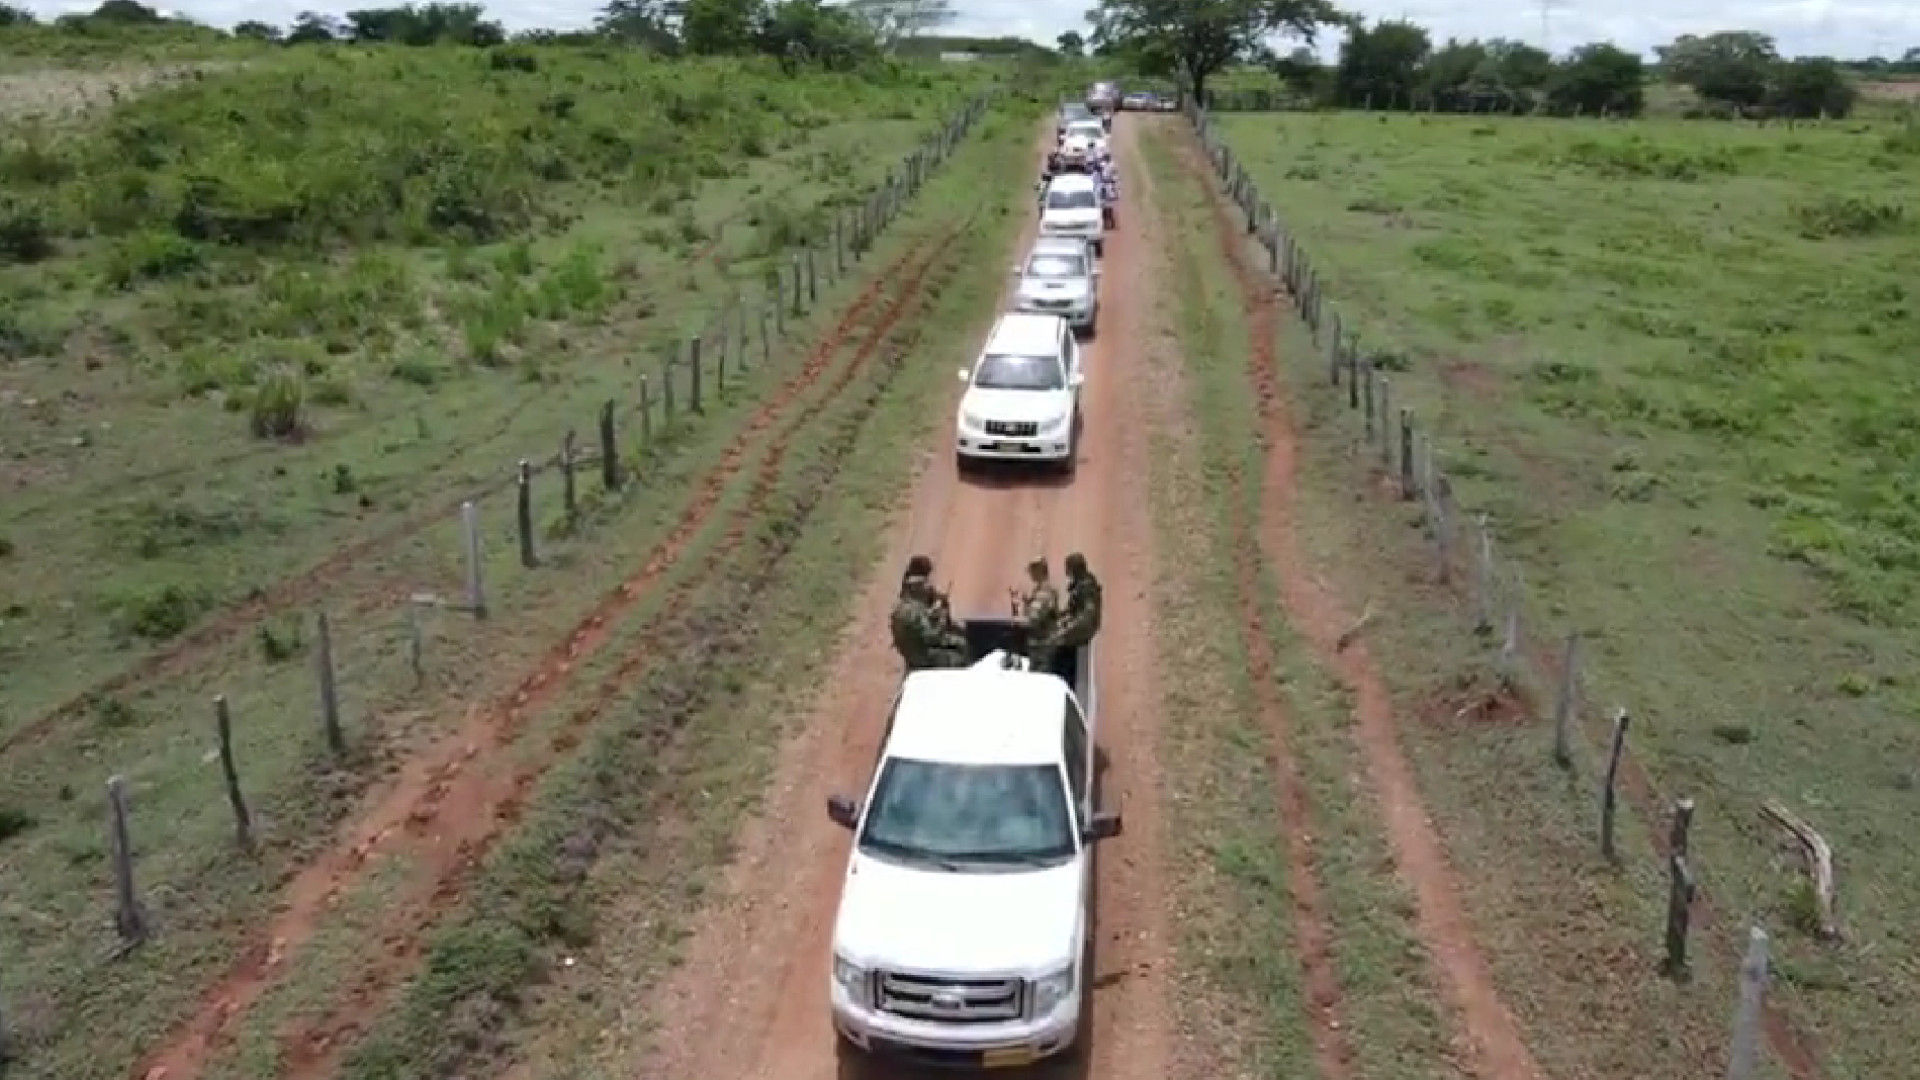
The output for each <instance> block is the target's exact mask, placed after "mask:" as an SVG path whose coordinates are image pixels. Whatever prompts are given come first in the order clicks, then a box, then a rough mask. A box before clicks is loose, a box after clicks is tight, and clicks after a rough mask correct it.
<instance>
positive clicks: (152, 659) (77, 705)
mask: <svg viewBox="0 0 1920 1080" xmlns="http://www.w3.org/2000/svg"><path fill="white" fill-rule="evenodd" d="M736 216H739V215H736ZM723 224H724V223H723ZM719 243H720V241H719V240H714V241H712V242H711V243H709V245H708V246H707V249H705V250H704V251H703V252H702V253H699V254H697V255H696V256H695V258H694V264H695V265H698V264H699V263H701V262H703V261H705V260H707V259H710V258H712V257H713V255H714V253H715V252H716V251H717V250H718V245H719ZM862 298H864V293H863V294H862V297H861V298H856V300H855V304H856V305H857V304H859V303H860V302H861V299H862ZM538 397H539V392H538V391H536V392H534V393H531V394H523V395H521V397H520V400H518V401H517V402H516V403H515V404H514V405H513V407H512V408H510V409H509V410H508V411H507V412H506V413H505V414H504V415H503V416H502V418H501V419H500V420H498V421H496V422H495V425H494V426H496V427H497V426H501V425H507V424H511V423H512V422H513V421H514V420H515V419H516V418H518V417H519V416H520V414H521V413H522V412H524V411H525V410H526V409H527V408H528V407H530V406H531V405H532V404H534V402H535V401H536V400H537V399H538ZM268 452H270V448H264V447H262V448H252V449H248V450H245V451H239V452H236V453H234V454H232V455H229V456H228V457H227V458H226V459H224V462H222V461H221V459H216V460H215V464H216V465H217V464H221V463H225V464H232V463H234V462H236V461H245V460H247V459H248V458H250V457H251V456H253V455H254V454H263V453H268ZM465 453H467V448H465V447H454V448H452V449H451V450H449V451H448V452H447V454H446V455H444V456H443V457H442V458H440V459H439V460H438V461H437V462H436V463H435V464H433V465H431V466H429V467H428V468H427V469H426V470H425V471H427V472H437V471H439V470H440V469H442V468H445V467H446V466H447V465H449V464H451V463H452V462H453V461H455V460H457V459H458V458H459V457H461V456H462V455H464V454H465ZM551 464H552V462H551V461H550V460H549V461H548V462H547V463H546V464H545V465H543V466H542V469H544V468H546V467H549V466H551ZM207 467H208V463H206V462H201V463H198V464H196V465H194V466H191V467H187V466H182V467H180V468H179V469H176V470H174V472H175V473H182V472H185V471H188V469H189V468H191V469H192V470H196V471H204V470H205V469H206V468H207ZM153 478H154V479H158V478H160V476H159V474H155V476H154V477H153ZM515 482H516V481H515V477H514V476H512V475H509V474H506V473H502V474H501V475H500V476H499V477H498V478H496V479H494V480H491V481H484V482H480V483H477V484H475V485H472V486H470V487H468V488H466V489H465V490H464V491H463V492H462V493H461V494H459V495H457V496H455V497H453V498H450V499H447V500H444V501H442V502H437V503H430V504H429V505H428V506H427V507H426V508H425V509H419V510H414V511H412V512H409V513H406V514H404V515H402V516H401V517H400V518H399V519H398V520H397V521H394V522H393V523H391V524H389V525H388V526H387V527H385V528H383V529H381V530H380V531H379V532H377V533H374V534H373V535H372V536H368V537H363V538H361V539H359V540H355V541H351V542H349V543H347V544H346V545H344V546H342V547H339V548H336V549H334V550H333V551H332V552H331V553H329V554H327V555H326V556H325V557H323V558H322V559H321V560H320V561H319V562H317V563H314V564H312V565H311V566H309V567H307V568H306V569H305V570H301V571H298V572H297V573H295V574H293V575H292V576H289V577H284V578H281V579H280V580H278V581H276V582H274V583H272V584H270V585H267V586H265V587H263V588H261V589H257V590H255V591H254V592H253V593H251V594H250V595H248V596H247V597H246V598H244V599H242V600H240V601H239V602H237V603H234V604H230V605H228V606H227V607H226V608H224V609H222V610H221V611H219V612H217V613H215V614H213V615H212V616H210V617H209V618H207V619H205V620H202V621H201V622H200V623H198V624H196V625H195V626H193V627H191V628H189V629H188V630H187V631H186V632H185V633H183V634H181V635H180V636H178V637H176V638H174V639H172V640H171V641H169V642H167V643H166V644H165V645H162V646H160V647H159V648H156V649H153V650H150V651H148V652H147V653H145V654H143V655H142V656H141V657H140V658H139V659H137V660H135V661H134V662H133V663H132V664H130V665H128V666H127V667H125V668H122V669H121V670H119V671H117V672H114V673H113V674H112V675H109V676H107V677H106V678H104V679H102V680H100V681H99V682H96V683H94V684H93V685H92V686H90V687H88V688H87V689H85V690H82V691H80V692H79V693H77V694H75V695H73V696H72V697H70V698H68V699H67V700H66V701H64V702H62V703H61V704H59V705H56V706H54V708H53V709H51V710H50V711H48V712H46V713H43V714H41V715H40V716H39V717H37V718H35V719H34V720H31V721H29V722H28V723H26V724H24V725H22V726H20V727H18V728H15V729H14V730H13V731H11V732H8V733H6V734H5V735H4V736H0V759H3V758H4V757H5V756H6V755H7V754H9V753H11V752H13V751H15V750H17V749H19V748H21V747H25V746H29V745H31V744H33V743H36V742H38V741H39V740H41V739H42V738H45V737H46V736H47V735H48V734H49V733H51V732H52V731H53V730H54V728H56V727H58V726H59V725H60V724H62V723H64V722H65V721H68V720H72V719H75V718H77V717H79V716H81V715H83V714H84V713H86V712H87V711H88V710H89V709H91V708H93V707H94V703H95V702H96V701H97V700H98V699H100V698H102V697H108V696H111V695H115V694H122V693H126V692H127V691H129V690H135V689H139V688H140V687H143V686H145V685H148V684H149V683H152V682H156V681H159V680H162V679H165V678H168V677H171V676H175V675H179V674H181V673H183V672H185V671H188V670H191V668H192V666H193V665H194V664H195V663H197V662H199V661H200V660H201V659H203V656H204V654H206V653H208V652H210V651H211V650H213V649H217V648H219V647H221V646H223V645H225V644H227V643H229V642H231V641H232V640H233V639H234V638H236V637H238V636H239V635H240V634H242V633H245V632H246V631H247V630H248V629H250V628H251V627H253V626H254V625H256V624H257V623H259V622H260V621H261V620H263V619H266V618H268V617H269V616H271V615H273V614H275V613H277V612H280V611H284V610H286V609H289V608H294V607H303V606H306V605H310V604H312V603H314V602H316V601H318V600H319V599H321V598H322V597H324V596H325V595H327V594H328V593H329V592H331V591H332V590H333V589H334V588H335V587H336V586H337V585H338V584H339V581H340V579H342V578H344V577H346V576H348V575H350V574H351V573H352V571H353V570H354V568H355V567H356V566H358V564H360V563H361V562H363V561H365V560H366V559H367V558H369V557H370V556H373V555H375V554H377V553H379V552H382V551H386V550H388V549H390V548H394V547H398V546H399V545H400V544H402V543H404V542H406V541H407V540H409V539H411V538H412V537H415V536H417V535H419V534H420V533H422V532H425V531H426V530H427V529H429V528H431V527H433V526H434V525H437V524H440V523H442V522H445V521H449V520H452V519H453V518H454V517H455V516H457V515H458V514H459V513H460V507H461V504H463V503H466V502H469V501H478V500H480V499H482V498H484V497H486V496H488V495H492V494H497V493H499V492H501V491H504V490H506V489H508V488H510V487H512V486H513V485H514V483H515ZM91 497H95V498H98V497H101V493H96V494H95V495H93V496H91ZM382 595H384V593H383V594H382ZM371 606H375V607H377V606H379V605H378V604H374V605H371ZM364 609H365V608H364V607H363V609H362V610H364Z"/></svg>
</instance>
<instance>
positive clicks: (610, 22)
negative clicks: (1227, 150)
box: [0, 0, 1053, 70]
mask: <svg viewBox="0 0 1920 1080" xmlns="http://www.w3.org/2000/svg"><path fill="white" fill-rule="evenodd" d="M953 18H954V9H953V3H952V0H845V2H841V3H831V2H828V0H608V3H607V4H606V6H605V7H603V8H602V9H600V12H599V16H598V18H597V19H596V20H595V22H594V24H593V26H592V27H591V28H589V29H584V30H574V31H562V30H529V31H522V32H519V33H512V34H510V33H508V31H507V30H506V28H505V27H504V26H503V25H502V24H501V23H500V22H499V21H498V20H496V19H492V18H489V17H488V15H487V12H486V9H485V8H484V7H483V6H482V5H480V4H474V3H426V4H403V5H401V6H398V7H382V8H362V9H358V10H352V11H347V12H345V13H344V14H338V15H336V14H332V13H328V12H321V11H311V10H310V11H304V12H301V13H300V14H299V15H298V16H297V17H296V18H295V19H294V20H293V22H292V23H291V24H290V25H287V26H284V27H282V26H276V25H274V24H272V23H268V22H263V21H260V20H248V21H245V22H242V23H240V24H238V25H237V26H235V27H234V28H233V30H232V31H231V32H230V33H229V32H226V31H221V30H218V29H215V28H212V27H207V26H201V25H199V24H196V23H194V22H192V21H190V20H186V19H180V18H176V17H170V16H166V15H162V14H161V13H160V12H159V11H157V10H155V9H154V8H151V7H148V6H147V5H145V4H142V3H140V2H139V0H105V2H103V3H102V4H101V5H100V6H99V7H97V8H95V9H94V10H93V11H91V12H86V13H76V14H69V15H63V16H61V17H60V18H59V19H56V20H55V21H54V22H53V24H52V26H53V29H55V30H57V31H65V32H69V33H73V34H77V35H99V34H109V33H115V32H124V31H126V30H129V29H133V30H150V31H155V32H172V33H175V34H177V35H179V36H183V37H202V38H215V37H232V38H237V39H243V40H252V41H258V42H263V43H273V44H280V45H287V46H301V45H317V44H326V43H334V42H339V43H350V44H392V45H409V46H428V45H456V46H472V47H479V48H486V47H491V46H495V45H501V44H505V43H507V42H509V41H514V42H525V43H529V44H554V45H567V44H573V45H589V44H600V45H606V44H615V45H627V46H637V47H642V48H646V49H649V50H651V51H654V52H657V53H659V54H662V55H667V56H681V55H693V56H713V55H746V54H762V55H769V56H773V57H775V58H777V59H779V60H780V62H781V63H782V64H784V65H788V66H798V65H801V64H807V65H819V66H824V67H827V68H829V69H832V70H849V69H852V68H854V67H857V66H859V65H860V64H862V63H865V62H867V61H869V60H872V59H875V58H877V57H879V56H882V55H885V54H893V55H926V54H929V53H932V54H938V53H939V52H945V51H966V52H974V53H979V54H982V55H992V56H1013V57H1020V58H1023V59H1032V58H1033V57H1034V56H1035V55H1036V54H1038V55H1042V56H1048V57H1051V56H1052V55H1053V53H1052V52H1051V50H1048V49H1046V48H1044V47H1043V46H1040V45H1036V44H1033V43H1031V42H1025V41H1021V40H1019V39H1010V38H990V39H979V38H952V37H938V36H936V35H935V34H934V31H937V30H940V29H942V28H944V27H945V26H947V25H948V24H949V23H951V22H952V21H953ZM34 25H37V20H36V19H35V17H34V15H33V13H32V12H30V11H27V10H26V9H24V8H19V7H15V6H12V5H9V4H6V3H4V2H0V29H4V28H8V27H30V26H34Z"/></svg>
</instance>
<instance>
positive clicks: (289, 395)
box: [248, 370, 307, 439]
mask: <svg viewBox="0 0 1920 1080" xmlns="http://www.w3.org/2000/svg"><path fill="white" fill-rule="evenodd" d="M306 404H307V395H306V385H305V384H304V383H302V382H301V381H300V377H299V376H298V375H296V374H294V373H293V372H291V371H285V370H282V371H276V372H274V373H273V374H271V375H269V376H267V377H266V378H265V379H262V380H261V381H260V385H259V386H257V387H255V388H254V391H253V400H252V403H251V407H250V409H249V414H248V415H249V419H250V425H251V428H252V431H253V434H254V437H255V438H260V439H291V438H294V437H296V436H298V435H300V434H301V433H303V432H304V431H305V430H306V417H305V414H306Z"/></svg>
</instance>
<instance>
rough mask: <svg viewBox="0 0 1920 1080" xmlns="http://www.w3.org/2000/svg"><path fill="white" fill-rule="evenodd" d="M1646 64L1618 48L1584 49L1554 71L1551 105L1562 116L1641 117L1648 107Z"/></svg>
mask: <svg viewBox="0 0 1920 1080" xmlns="http://www.w3.org/2000/svg"><path fill="white" fill-rule="evenodd" d="M1646 75H1647V71H1646V64H1645V63H1643V62H1642V61H1641V59H1640V55H1639V54H1638V53H1630V52H1627V51H1626V50H1625V49H1621V48H1619V47H1617V46H1614V45H1605V44H1602V45H1582V46H1580V47H1579V48H1577V49H1575V50H1573V52H1572V54H1571V55H1569V56H1568V57H1567V59H1566V61H1565V62H1564V63H1561V64H1557V65H1555V66H1554V69H1553V77H1552V78H1551V79H1550V80H1549V81H1548V83H1547V104H1548V105H1549V106H1550V107H1551V108H1552V109H1553V110H1554V111H1555V112H1562V113H1571V112H1581V113H1588V114H1593V113H1602V112H1604V113H1610V114H1612V115H1614V116H1638V115H1639V114H1640V112H1641V110H1643V109H1645V108H1646V106H1647V88H1646Z"/></svg>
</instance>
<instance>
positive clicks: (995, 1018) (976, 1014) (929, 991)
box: [873, 971, 1026, 1024]
mask: <svg viewBox="0 0 1920 1080" xmlns="http://www.w3.org/2000/svg"><path fill="white" fill-rule="evenodd" d="M873 1002H874V1005H875V1007H877V1008H878V1009H879V1010H880V1011H881V1012H886V1013H892V1014H893V1015H895V1016H904V1017H907V1018H909V1019H913V1020H930V1021H933V1022H935V1023H941V1024H996V1023H1002V1022H1004V1021H1008V1020H1018V1019H1020V1017H1021V1016H1022V1015H1023V1014H1024V1012H1025V1009H1026V983H1025V982H1024V981H1023V980H1020V979H938V978H932V977H929V976H921V975H902V974H900V973H898V972H893V971H876V972H874V974H873Z"/></svg>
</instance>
